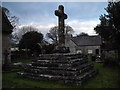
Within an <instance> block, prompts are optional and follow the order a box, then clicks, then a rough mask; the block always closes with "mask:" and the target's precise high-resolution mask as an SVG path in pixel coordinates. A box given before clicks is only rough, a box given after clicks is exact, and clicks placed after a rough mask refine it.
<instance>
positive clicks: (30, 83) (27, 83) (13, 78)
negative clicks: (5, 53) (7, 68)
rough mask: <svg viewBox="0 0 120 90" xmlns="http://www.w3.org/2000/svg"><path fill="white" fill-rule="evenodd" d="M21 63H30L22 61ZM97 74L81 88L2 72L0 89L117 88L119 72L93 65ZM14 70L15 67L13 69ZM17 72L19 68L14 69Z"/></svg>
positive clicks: (100, 64)
mask: <svg viewBox="0 0 120 90" xmlns="http://www.w3.org/2000/svg"><path fill="white" fill-rule="evenodd" d="M23 63H30V62H29V60H24V61H23ZM94 66H95V68H98V69H99V74H98V75H97V76H95V77H94V78H92V79H91V80H89V81H88V82H86V83H85V84H83V85H82V86H76V85H65V84H59V83H56V82H52V81H38V80H31V79H27V78H20V77H18V76H17V71H14V72H6V73H5V72H4V73H3V75H2V88H119V86H120V85H119V82H120V78H119V75H120V71H119V69H118V68H116V67H112V68H110V67H103V64H102V63H95V62H94ZM14 68H15V67H14ZM16 68H17V69H18V71H19V70H20V69H22V68H21V67H16Z"/></svg>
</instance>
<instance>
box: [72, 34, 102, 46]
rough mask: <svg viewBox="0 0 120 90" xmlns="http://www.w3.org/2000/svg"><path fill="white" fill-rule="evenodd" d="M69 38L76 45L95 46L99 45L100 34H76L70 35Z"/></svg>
mask: <svg viewBox="0 0 120 90" xmlns="http://www.w3.org/2000/svg"><path fill="white" fill-rule="evenodd" d="M71 40H72V41H73V42H74V43H75V44H76V45H77V46H97V45H101V44H102V43H101V37H100V36H98V35H97V36H78V37H72V38H71Z"/></svg>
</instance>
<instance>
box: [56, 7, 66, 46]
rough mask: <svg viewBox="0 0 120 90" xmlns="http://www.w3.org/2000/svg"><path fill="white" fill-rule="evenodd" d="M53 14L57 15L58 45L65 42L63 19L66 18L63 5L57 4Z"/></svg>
mask: <svg viewBox="0 0 120 90" xmlns="http://www.w3.org/2000/svg"><path fill="white" fill-rule="evenodd" d="M55 15H56V16H58V40H59V45H60V46H64V44H65V33H64V32H65V31H64V27H65V25H64V19H67V15H66V14H65V13H64V6H63V5H59V7H58V10H55Z"/></svg>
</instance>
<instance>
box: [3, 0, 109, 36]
mask: <svg viewBox="0 0 120 90" xmlns="http://www.w3.org/2000/svg"><path fill="white" fill-rule="evenodd" d="M107 4H108V3H107V2H3V3H2V6H4V7H6V8H8V9H9V10H10V12H11V14H12V15H15V16H17V17H18V18H19V19H20V22H19V23H20V26H24V25H33V26H35V27H36V28H38V29H39V30H40V31H41V32H42V33H43V34H46V33H47V32H48V31H49V29H50V28H51V27H53V26H55V25H58V23H57V22H58V17H57V16H55V14H54V11H55V10H57V9H58V6H59V5H64V9H65V13H66V14H67V15H68V18H67V19H66V20H65V24H67V25H70V26H71V27H72V28H73V29H74V31H75V33H74V34H79V33H81V32H85V33H88V34H89V35H95V32H94V27H95V26H96V25H97V24H99V16H100V15H101V14H104V13H106V11H105V10H104V8H106V7H107Z"/></svg>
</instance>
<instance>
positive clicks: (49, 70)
mask: <svg viewBox="0 0 120 90" xmlns="http://www.w3.org/2000/svg"><path fill="white" fill-rule="evenodd" d="M97 72H98V71H97V70H96V69H94V66H93V64H92V63H88V60H87V58H86V57H85V56H83V55H81V54H52V55H51V54H46V55H41V56H40V58H39V60H33V62H32V64H29V65H27V66H26V67H25V70H24V72H21V73H19V75H20V76H23V77H28V78H32V79H36V80H51V81H56V82H61V83H68V84H76V85H81V84H82V83H84V82H86V81H87V80H88V79H89V78H91V77H93V76H94V75H96V74H97Z"/></svg>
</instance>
